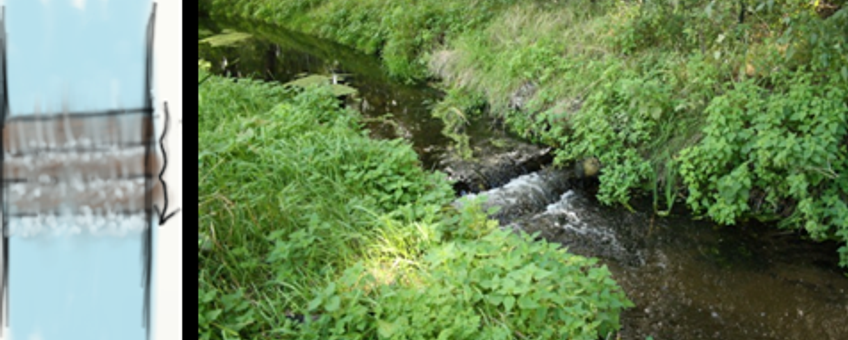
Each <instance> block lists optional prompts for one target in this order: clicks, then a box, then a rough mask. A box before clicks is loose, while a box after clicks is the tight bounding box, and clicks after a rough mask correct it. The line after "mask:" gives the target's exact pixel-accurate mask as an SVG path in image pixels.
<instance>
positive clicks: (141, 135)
mask: <svg viewBox="0 0 848 340" xmlns="http://www.w3.org/2000/svg"><path fill="white" fill-rule="evenodd" d="M151 123H152V122H151V118H150V117H149V116H148V115H147V114H145V113H127V114H123V115H79V116H75V115H65V116H55V115H54V116H16V117H14V118H13V119H8V120H7V121H6V122H5V124H4V126H3V150H4V151H5V152H6V153H7V154H11V155H23V154H27V153H39V152H44V151H47V150H63V151H77V152H79V151H84V150H86V149H88V150H92V151H94V150H96V149H104V148H111V147H113V146H121V147H126V146H132V145H146V143H152V142H153V138H152V137H153V134H152V133H151V132H152V129H153V126H152V124H151Z"/></svg>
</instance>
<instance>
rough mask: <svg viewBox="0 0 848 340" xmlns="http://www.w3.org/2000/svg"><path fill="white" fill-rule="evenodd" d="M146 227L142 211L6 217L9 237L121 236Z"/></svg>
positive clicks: (135, 232) (89, 211)
mask: <svg viewBox="0 0 848 340" xmlns="http://www.w3.org/2000/svg"><path fill="white" fill-rule="evenodd" d="M146 228H147V223H145V215H144V213H138V214H128V215H124V214H117V213H106V214H97V215H95V214H94V213H93V212H92V211H91V209H90V208H89V210H87V211H86V212H85V213H82V214H74V215H70V214H64V215H53V214H46V215H39V216H26V217H15V218H11V219H9V229H8V232H9V236H10V237H22V238H32V237H42V236H73V235H79V234H82V233H83V232H87V233H89V234H91V235H94V236H100V237H104V236H111V237H124V236H127V235H130V234H137V233H139V232H141V231H143V230H145V229H146Z"/></svg>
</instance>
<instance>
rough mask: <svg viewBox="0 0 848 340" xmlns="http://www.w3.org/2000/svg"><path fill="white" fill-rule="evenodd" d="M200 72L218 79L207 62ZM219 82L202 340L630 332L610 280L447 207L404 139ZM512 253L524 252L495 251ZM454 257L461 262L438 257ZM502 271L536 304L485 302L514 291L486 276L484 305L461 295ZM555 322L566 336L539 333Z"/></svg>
mask: <svg viewBox="0 0 848 340" xmlns="http://www.w3.org/2000/svg"><path fill="white" fill-rule="evenodd" d="M198 64H199V67H198V71H199V73H200V76H199V77H200V78H205V77H206V76H208V74H207V73H206V72H207V71H206V70H205V69H204V68H203V66H208V65H206V63H203V62H199V63H198ZM207 79H208V80H207V81H206V82H204V83H203V84H201V85H200V87H199V94H198V108H199V111H198V112H199V115H200V123H199V128H200V130H199V132H200V136H199V144H200V149H199V151H200V152H199V155H198V167H199V172H198V177H199V182H198V186H199V189H200V191H199V203H198V207H199V216H198V222H199V225H200V230H199V232H200V235H199V239H203V240H205V242H206V243H207V244H208V247H206V248H207V250H205V251H201V252H199V253H198V261H199V265H200V268H199V280H198V285H199V287H198V299H199V306H198V319H199V321H200V323H199V325H198V337H199V338H200V339H239V338H242V339H253V338H287V339H333V338H336V339H340V338H344V339H375V338H380V337H392V338H402V337H403V335H409V336H412V337H415V336H423V337H425V338H429V337H430V336H439V335H440V334H441V335H442V336H444V337H449V338H454V337H462V336H466V337H467V336H470V335H474V338H481V339H489V338H491V339H494V338H512V337H514V334H518V333H515V332H522V333H523V334H537V333H536V332H541V333H538V334H547V333H550V334H572V335H573V337H575V338H579V337H583V336H584V335H588V334H606V332H608V331H615V330H616V329H617V328H618V326H619V325H618V314H619V311H620V309H621V308H624V307H626V306H627V305H628V302H627V300H626V298H624V296H623V294H621V293H620V289H619V288H617V287H616V286H615V283H614V282H613V281H612V280H611V279H610V278H609V273H608V272H607V271H606V269H605V268H598V267H596V266H595V262H594V260H589V259H585V258H582V257H577V256H571V255H568V254H567V253H564V252H563V251H561V250H555V249H554V246H553V245H548V244H542V243H539V244H536V243H532V241H531V239H529V238H528V237H526V236H525V237H523V239H521V238H517V237H515V236H509V235H508V233H506V232H496V230H498V226H497V222H496V221H493V220H489V219H488V218H487V215H486V214H485V213H484V212H483V211H481V209H480V204H479V202H466V203H467V204H465V205H464V208H462V209H460V210H458V211H457V210H455V209H453V208H450V207H449V206H448V205H447V204H448V203H449V202H451V201H452V200H453V192H452V190H451V188H450V184H449V183H448V181H447V180H446V179H445V178H444V175H438V174H432V173H428V172H426V171H424V170H423V169H421V168H420V166H419V163H418V160H417V157H416V155H415V153H414V152H413V150H412V149H411V147H410V146H409V145H408V143H406V142H404V141H402V140H394V141H388V140H372V139H370V138H368V136H367V133H366V132H365V131H363V130H362V129H361V127H362V126H361V124H360V121H361V120H360V117H359V116H357V114H356V112H353V111H348V110H344V109H341V108H340V106H339V102H338V101H337V99H336V98H335V97H334V96H333V94H332V92H331V90H330V88H329V87H327V86H317V87H314V86H307V87H306V88H304V89H294V88H289V87H284V86H280V85H279V84H268V83H261V82H257V81H251V80H246V79H241V80H239V81H238V82H233V81H232V80H228V79H224V78H220V77H215V76H212V77H209V78H207ZM503 246H506V247H507V248H509V249H514V251H513V252H502V251H498V252H496V251H495V250H496V249H501V247H503ZM451 247H454V248H456V249H457V251H461V252H463V254H465V255H464V257H462V258H455V257H449V258H443V259H439V258H440V256H443V255H444V254H443V253H444V252H446V251H449V250H448V249H452V248H451ZM505 261H511V262H510V263H513V262H514V263H517V266H518V267H515V268H512V267H509V268H507V267H503V268H500V269H497V270H496V271H497V272H498V273H499V274H498V276H497V277H507V276H509V277H515V276H526V277H527V278H528V279H530V280H528V281H527V282H524V283H523V285H524V287H525V288H524V289H525V290H527V292H528V294H530V295H528V296H519V294H518V293H511V294H513V299H515V301H516V302H515V306H511V307H510V308H509V309H508V310H507V307H506V306H505V305H503V304H491V303H488V302H486V301H489V300H490V297H491V296H500V295H503V294H508V293H509V292H506V291H503V292H501V290H503V289H507V288H500V286H498V287H494V286H493V287H490V288H485V289H488V290H481V289H483V288H482V287H483V285H484V284H483V283H482V282H483V280H486V279H487V276H488V275H490V274H492V273H490V272H488V271H478V272H476V273H475V274H474V275H475V276H474V278H475V280H477V281H474V282H475V283H474V284H475V285H477V286H478V287H481V288H478V290H479V291H478V292H477V293H476V294H478V295H476V296H474V297H470V296H467V295H456V292H458V291H460V290H467V289H468V288H467V283H468V282H467V280H465V279H464V277H463V276H456V273H458V270H460V269H461V270H466V271H467V270H469V269H470V268H476V267H481V268H482V267H485V266H495V265H497V264H498V263H504V262H505ZM521 268H524V269H521ZM511 269H518V271H517V274H516V273H513V272H514V271H513V270H511ZM546 271H549V272H550V274H546ZM492 278H495V276H491V277H490V278H489V279H492ZM563 280H565V281H563ZM478 281H479V283H478ZM580 289H582V290H580ZM559 293H562V294H566V293H567V294H566V295H562V296H561V294H559ZM563 296H567V297H568V298H567V299H566V298H565V297H563ZM564 307H567V308H570V309H569V311H559V310H560V308H564ZM557 311H559V312H557ZM292 314H294V315H302V316H305V319H306V322H305V323H303V324H301V323H299V322H292V320H290V319H289V318H287V317H286V315H292ZM313 316H314V317H315V319H316V320H314V321H313V320H312V319H313ZM505 316H509V317H510V319H509V320H507V319H504V317H505ZM513 319H514V320H513ZM425 321H426V322H425ZM478 321H481V322H482V321H485V322H486V324H485V325H481V324H480V323H479V322H478ZM404 322H406V324H407V325H414V326H415V327H402V326H403V325H404ZM549 322H551V324H552V325H556V327H553V328H550V329H549V328H540V327H541V326H542V325H546V324H547V323H549ZM440 332H443V333H440ZM451 332H455V333H451ZM546 332H547V333H546ZM480 336H482V337H480Z"/></svg>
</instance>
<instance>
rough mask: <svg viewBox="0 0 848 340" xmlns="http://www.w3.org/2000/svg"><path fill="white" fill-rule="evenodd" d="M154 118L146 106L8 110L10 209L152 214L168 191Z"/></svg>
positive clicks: (18, 213)
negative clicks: (64, 110)
mask: <svg viewBox="0 0 848 340" xmlns="http://www.w3.org/2000/svg"><path fill="white" fill-rule="evenodd" d="M151 118H152V117H151V115H150V114H149V112H146V110H143V109H139V110H134V111H133V110H124V111H107V112H100V113H93V114H63V115H49V116H48V115H23V116H21V115H17V116H15V115H13V116H10V117H8V118H7V119H6V122H5V125H4V127H3V140H2V143H3V153H4V155H3V162H2V163H3V181H4V183H3V186H4V203H5V204H6V208H7V211H6V213H7V214H8V217H25V216H36V215H44V214H56V215H66V214H70V215H77V214H93V215H101V214H106V213H113V214H115V213H120V214H139V213H142V214H145V213H147V214H151V215H152V214H153V213H154V212H153V210H152V208H153V206H152V204H156V205H158V206H159V207H162V202H163V198H164V196H163V195H164V194H163V191H162V185H161V182H160V181H159V178H158V175H159V172H160V170H161V168H162V161H161V156H159V155H157V152H156V150H157V146H158V144H156V143H155V138H154V135H155V134H154V132H153V124H152V121H151ZM148 194H149V195H148ZM151 215H147V216H151Z"/></svg>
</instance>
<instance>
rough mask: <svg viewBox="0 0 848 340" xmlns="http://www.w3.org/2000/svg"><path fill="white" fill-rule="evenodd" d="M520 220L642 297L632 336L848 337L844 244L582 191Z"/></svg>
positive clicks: (628, 330) (628, 324)
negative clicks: (630, 204) (605, 199)
mask: <svg viewBox="0 0 848 340" xmlns="http://www.w3.org/2000/svg"><path fill="white" fill-rule="evenodd" d="M639 209H640V208H639V207H637V210H639ZM641 210H642V211H650V205H649V204H642V205H641ZM515 223H516V224H517V225H520V226H521V227H522V228H523V229H525V230H527V231H531V232H533V231H540V232H542V236H543V237H545V238H547V239H549V240H552V241H557V242H560V243H563V244H565V245H566V246H568V247H569V249H570V250H571V251H572V252H575V253H579V254H583V255H588V256H598V257H601V258H602V259H603V260H604V262H605V263H607V264H608V266H609V267H610V270H612V272H613V273H614V275H615V278H616V280H617V281H618V282H619V284H621V285H622V287H623V288H624V289H625V291H626V292H627V295H628V297H630V298H631V299H632V300H633V302H634V303H635V304H636V307H635V308H633V309H630V310H628V311H627V312H625V313H624V314H623V316H622V322H623V324H624V328H623V330H622V338H624V339H645V337H646V336H649V335H650V336H653V337H654V338H655V339H848V322H846V321H848V278H846V277H845V276H843V274H842V272H841V271H840V270H839V269H838V266H837V264H838V259H837V256H836V249H837V248H838V244H835V243H824V244H818V243H811V242H805V241H802V240H800V238H799V236H797V235H780V234H778V233H776V232H775V229H774V228H773V227H769V226H765V225H756V224H746V225H739V226H733V227H724V228H721V227H717V226H715V225H714V224H711V223H707V222H698V221H692V220H691V218H689V217H688V216H677V217H669V218H652V217H651V215H650V214H645V213H630V212H628V211H626V210H622V209H615V208H610V207H605V206H602V205H600V204H599V203H598V202H596V201H594V200H592V199H589V198H587V197H584V196H583V195H581V194H577V193H573V192H569V193H566V194H565V195H564V196H563V198H562V199H561V200H560V201H558V202H556V203H554V204H552V205H549V206H548V207H547V211H545V212H543V213H540V214H536V215H533V216H531V217H529V218H528V217H524V218H519V219H518V220H517V221H516V222H515Z"/></svg>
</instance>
